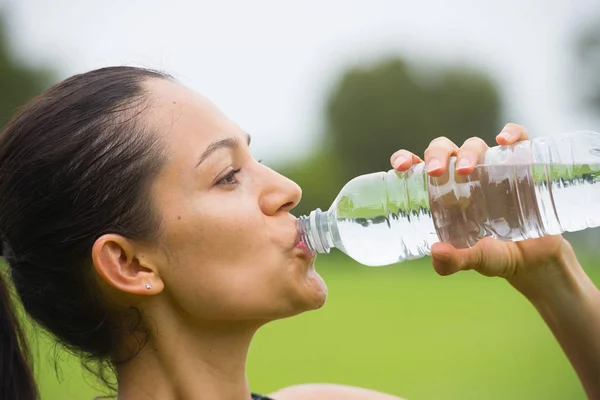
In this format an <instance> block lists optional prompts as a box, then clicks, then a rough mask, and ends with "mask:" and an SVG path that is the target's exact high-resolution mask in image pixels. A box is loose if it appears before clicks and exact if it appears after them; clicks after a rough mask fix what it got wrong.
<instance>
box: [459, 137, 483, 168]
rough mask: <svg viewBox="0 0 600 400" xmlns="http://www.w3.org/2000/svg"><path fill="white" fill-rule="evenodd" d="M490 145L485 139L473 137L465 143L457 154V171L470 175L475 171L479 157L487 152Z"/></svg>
mask: <svg viewBox="0 0 600 400" xmlns="http://www.w3.org/2000/svg"><path fill="white" fill-rule="evenodd" d="M488 148H489V147H488V145H487V144H486V143H485V142H484V141H483V139H480V138H477V137H472V138H469V139H467V140H465V142H464V143H463V145H462V146H461V147H460V149H459V150H458V154H457V155H456V157H457V160H456V172H457V173H459V174H463V175H468V174H470V173H471V172H473V168H475V165H476V164H477V161H478V160H479V157H480V156H481V155H482V154H483V153H485V152H486V150H487V149H488Z"/></svg>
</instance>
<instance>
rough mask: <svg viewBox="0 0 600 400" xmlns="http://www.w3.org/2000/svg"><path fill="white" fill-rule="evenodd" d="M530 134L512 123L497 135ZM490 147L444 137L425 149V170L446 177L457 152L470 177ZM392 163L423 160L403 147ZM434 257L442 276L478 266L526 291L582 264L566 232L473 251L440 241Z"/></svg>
mask: <svg viewBox="0 0 600 400" xmlns="http://www.w3.org/2000/svg"><path fill="white" fill-rule="evenodd" d="M528 138H529V137H528V134H527V131H526V130H525V128H523V127H522V126H520V125H516V124H507V125H506V126H505V127H504V128H503V129H502V132H500V134H498V136H496V142H497V143H498V144H499V145H509V144H513V143H515V142H518V141H521V140H527V139H528ZM487 149H488V146H487V145H486V144H485V142H484V141H483V140H482V139H479V138H470V139H467V140H466V141H465V142H464V144H463V145H462V146H461V147H460V148H459V147H458V146H457V145H456V144H454V143H453V142H452V141H450V140H449V139H448V138H445V137H439V138H436V139H434V140H433V141H432V142H431V144H430V145H429V147H428V148H427V150H425V154H424V156H425V169H426V171H427V173H428V174H429V175H431V176H440V175H442V174H444V173H445V172H446V168H447V167H448V158H449V157H450V156H456V157H457V160H456V164H455V165H456V174H459V175H468V174H470V173H471V172H472V171H473V168H474V167H475V164H476V162H477V160H478V159H479V156H480V155H481V154H482V153H484V152H485V151H486V150H487ZM391 162H392V166H393V167H394V169H396V170H397V171H405V170H407V169H409V168H410V167H411V166H412V165H413V164H417V163H421V162H423V160H422V159H421V158H419V157H418V156H416V155H415V154H413V153H411V152H409V151H406V150H399V151H397V152H396V153H394V154H393V155H392V157H391ZM431 256H432V262H433V267H434V268H435V270H436V271H437V272H438V273H439V274H440V275H450V274H453V273H455V272H457V271H461V270H470V269H473V270H476V271H477V272H479V273H481V274H483V275H485V276H499V277H503V278H506V279H507V280H508V281H509V282H510V283H511V284H512V285H513V286H515V287H516V288H517V289H519V290H520V291H522V292H523V291H528V290H529V291H530V290H535V288H536V287H539V286H540V284H543V283H544V282H545V281H547V280H548V279H550V278H552V279H553V277H554V276H556V275H561V274H559V273H558V272H559V270H560V268H558V267H557V266H558V265H566V264H567V263H569V262H572V261H573V260H575V262H576V259H575V256H574V253H573V250H572V248H571V246H570V244H569V243H568V242H567V241H566V240H565V239H564V238H563V237H562V236H561V235H554V236H545V237H542V238H539V239H529V240H524V241H520V242H506V241H501V240H497V239H493V238H484V239H483V240H481V241H479V242H478V243H477V244H476V245H475V246H473V247H472V248H469V249H456V248H454V247H453V246H452V245H450V244H448V243H441V242H440V243H436V244H434V245H433V246H432V248H431Z"/></svg>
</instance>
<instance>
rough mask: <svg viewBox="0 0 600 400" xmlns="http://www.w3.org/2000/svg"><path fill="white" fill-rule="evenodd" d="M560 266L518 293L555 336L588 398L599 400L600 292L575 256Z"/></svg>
mask: <svg viewBox="0 0 600 400" xmlns="http://www.w3.org/2000/svg"><path fill="white" fill-rule="evenodd" d="M559 264H560V266H559V268H558V269H554V270H553V272H554V273H553V274H552V275H554V276H552V277H548V279H544V278H540V279H539V280H538V281H537V282H536V283H537V285H531V286H530V287H529V288H524V287H522V288H520V289H519V290H520V291H521V292H522V293H523V294H524V295H525V297H527V298H528V299H529V301H530V302H531V303H532V304H533V305H534V306H535V308H536V309H537V310H538V312H539V313H540V315H541V316H542V318H543V319H544V321H545V322H546V324H547V325H548V327H549V328H550V330H551V331H552V333H553V334H554V336H555V337H556V339H557V341H558V343H559V344H560V346H561V347H562V349H563V351H564V352H565V354H566V355H567V357H568V359H569V361H570V362H571V365H573V368H574V369H575V371H576V372H577V374H578V376H579V379H580V380H581V383H582V385H583V387H584V389H585V391H586V393H587V395H588V397H589V398H590V399H600V291H599V290H598V288H597V287H596V286H595V285H594V283H593V282H592V281H591V280H590V278H589V277H588V276H587V275H586V274H585V272H584V270H583V268H582V267H581V265H580V264H579V262H578V261H577V259H576V257H575V255H574V254H567V255H566V256H565V258H564V259H563V260H561V262H560V263H559ZM534 286H535V287H534Z"/></svg>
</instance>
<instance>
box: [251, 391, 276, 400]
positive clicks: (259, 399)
mask: <svg viewBox="0 0 600 400" xmlns="http://www.w3.org/2000/svg"><path fill="white" fill-rule="evenodd" d="M252 400H273V399H272V398H270V397H267V396H263V395H261V394H256V393H252Z"/></svg>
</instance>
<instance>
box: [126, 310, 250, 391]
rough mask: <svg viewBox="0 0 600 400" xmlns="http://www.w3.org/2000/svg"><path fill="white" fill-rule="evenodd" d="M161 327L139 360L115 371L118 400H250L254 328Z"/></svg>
mask: <svg viewBox="0 0 600 400" xmlns="http://www.w3.org/2000/svg"><path fill="white" fill-rule="evenodd" d="M161 322H162V321H161ZM159 326H160V329H158V328H156V326H155V328H154V330H153V332H152V334H151V337H150V338H149V340H148V343H147V344H146V345H145V346H144V348H143V349H142V350H141V352H140V353H139V354H137V355H136V356H135V357H134V358H133V359H131V360H130V361H128V362H126V363H125V364H123V365H121V366H119V367H117V379H118V385H119V399H122V400H151V399H160V400H188V399H189V400H192V399H215V400H249V399H250V390H249V387H248V381H247V378H246V357H247V354H248V348H249V347H250V341H251V340H252V337H253V335H254V333H255V332H256V329H257V328H258V324H248V325H241V324H240V323H236V324H233V323H222V322H220V323H214V322H211V323H210V324H208V323H205V324H200V325H196V326H194V327H190V326H182V324H160V325H159Z"/></svg>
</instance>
